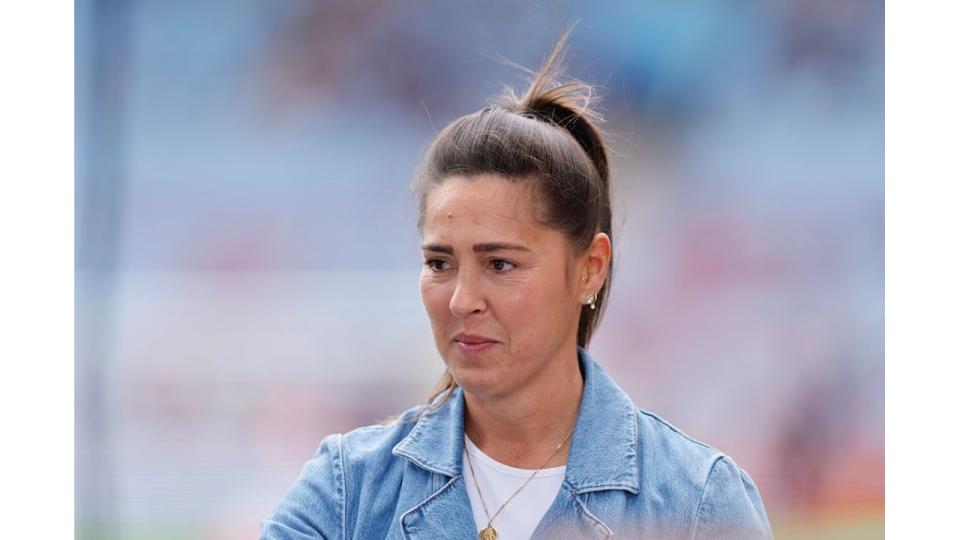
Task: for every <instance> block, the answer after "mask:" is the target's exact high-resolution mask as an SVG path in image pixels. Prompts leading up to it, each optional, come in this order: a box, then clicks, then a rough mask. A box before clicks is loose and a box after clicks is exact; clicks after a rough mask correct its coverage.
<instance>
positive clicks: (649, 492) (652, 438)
mask: <svg viewBox="0 0 960 540" xmlns="http://www.w3.org/2000/svg"><path fill="white" fill-rule="evenodd" d="M568 34H569V30H568V31H567V33H565V34H564V36H563V37H561V39H560V40H559V41H558V43H557V44H556V46H555V47H554V50H553V52H552V53H551V55H550V57H549V58H548V60H547V62H546V63H545V65H544V66H543V67H542V68H541V70H540V71H539V72H538V73H536V74H535V78H534V81H533V83H532V84H531V86H530V88H529V89H528V90H527V92H526V93H525V95H523V96H522V97H517V96H516V95H515V94H514V93H513V92H512V91H508V92H507V93H506V94H505V95H504V96H503V97H502V98H501V100H500V102H499V103H498V104H497V105H496V106H492V107H487V108H485V109H483V110H481V111H479V112H476V113H473V114H470V115H467V116H464V117H462V118H460V119H458V120H456V121H454V122H453V123H452V124H451V125H449V126H448V127H447V128H445V129H444V130H443V131H442V132H441V133H440V134H439V135H438V137H437V139H436V140H435V141H434V142H433V144H432V145H431V146H430V148H429V150H428V151H427V155H426V157H425V159H424V162H423V165H422V167H421V169H420V171H419V173H418V175H417V176H418V178H417V184H416V187H417V192H418V194H419V200H420V221H419V228H420V233H421V238H422V240H423V256H424V260H425V264H424V268H423V271H422V274H421V278H420V292H421V295H422V298H423V303H424V306H425V307H426V310H427V313H428V315H429V317H430V322H431V326H432V329H433V336H434V340H435V342H436V346H437V349H438V350H439V352H440V355H441V356H442V357H443V359H444V361H445V363H446V365H447V370H446V373H445V376H444V380H443V382H442V384H441V387H440V390H439V391H438V392H437V393H435V394H434V396H432V398H431V399H430V400H429V403H428V404H427V405H424V406H420V407H416V408H414V409H411V410H409V411H407V412H406V413H404V414H402V415H401V416H400V417H399V418H398V419H396V420H395V421H393V422H392V423H391V424H389V425H386V426H370V427H365V428H360V429H357V430H354V431H352V432H350V433H347V434H345V435H332V436H329V437H327V438H326V439H324V441H323V442H322V444H321V445H320V448H319V450H318V451H317V453H316V454H315V455H314V457H313V458H312V459H311V460H310V461H309V462H307V464H306V466H305V468H304V470H303V472H302V473H301V475H300V477H299V478H298V479H297V481H296V482H295V483H294V485H293V486H292V487H291V488H290V490H289V492H288V493H287V495H286V496H285V498H284V499H283V500H282V501H281V503H280V505H279V506H278V507H277V508H276V510H275V511H274V512H273V514H271V515H270V516H269V517H268V518H267V519H265V520H264V522H263V528H262V536H261V538H265V539H305V538H331V539H332V538H364V539H366V538H411V539H412V538H431V539H433V538H461V539H466V538H481V539H492V538H498V537H499V538H502V539H507V540H511V539H520V538H531V537H533V538H608V537H610V536H613V535H617V536H620V537H626V538H753V537H759V538H766V537H769V536H770V535H771V533H770V527H769V524H768V522H767V517H766V513H765V510H764V507H763V503H762V502H761V499H760V496H759V493H758V491H757V488H756V487H755V485H754V483H753V481H752V480H751V479H750V477H749V476H748V475H747V474H746V473H745V472H744V471H743V470H741V469H740V468H738V467H737V465H736V464H734V462H733V461H732V460H731V459H730V458H729V457H727V456H725V455H724V454H722V453H720V452H718V451H717V450H714V449H713V448H710V447H709V446H706V445H704V444H702V443H699V442H697V441H695V440H693V439H691V438H689V437H687V436H686V435H684V434H682V433H681V432H680V431H678V430H677V429H676V428H674V427H672V426H670V425H669V424H668V423H666V422H665V421H663V420H661V419H660V418H658V417H656V416H654V415H652V414H650V413H647V412H645V411H643V410H640V409H638V408H637V407H636V406H635V405H634V404H633V403H632V402H631V401H630V398H629V397H628V396H627V395H626V394H625V393H624V392H623V391H622V390H621V389H620V388H619V387H618V386H617V385H616V384H615V383H614V382H613V381H612V380H611V379H610V377H609V375H607V373H606V372H605V371H604V370H603V369H602V368H601V367H600V366H599V365H598V363H597V362H596V361H595V360H594V359H593V358H592V357H591V356H590V355H589V354H588V353H587V351H586V347H587V345H588V343H589V341H590V337H591V335H592V334H593V332H594V329H595V328H596V326H597V324H598V322H599V320H600V316H601V314H602V312H603V308H604V305H605V301H606V298H607V295H608V294H609V290H610V280H611V268H612V264H611V263H612V259H613V249H612V231H611V222H612V220H611V210H610V208H611V207H610V190H609V168H608V164H607V159H606V150H605V148H604V143H603V140H602V138H601V136H600V132H599V131H598V129H597V128H596V127H595V122H596V115H595V114H594V113H593V112H592V111H591V110H590V109H589V104H590V103H589V97H590V87H589V86H587V85H585V84H582V83H566V84H562V85H555V84H554V81H555V78H556V75H557V73H558V71H559V69H560V65H561V51H562V50H563V46H564V42H565V40H566V37H567V35H568Z"/></svg>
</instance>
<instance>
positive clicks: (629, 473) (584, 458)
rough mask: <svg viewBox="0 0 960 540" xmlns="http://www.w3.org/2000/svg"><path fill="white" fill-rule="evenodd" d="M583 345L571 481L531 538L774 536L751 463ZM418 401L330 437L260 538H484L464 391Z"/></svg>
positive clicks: (568, 476)
mask: <svg viewBox="0 0 960 540" xmlns="http://www.w3.org/2000/svg"><path fill="white" fill-rule="evenodd" d="M578 353H579V360H580V368H581V371H582V373H583V376H584V386H583V395H582V397H581V401H580V409H579V412H578V416H577V425H576V428H575V430H574V434H573V439H572V442H571V445H570V452H569V456H568V458H567V470H566V478H565V479H564V481H563V484H562V485H561V486H560V491H559V493H558V494H557V497H556V499H555V500H554V501H553V505H552V506H550V508H549V509H548V510H547V513H546V514H545V515H544V516H543V519H542V520H541V521H540V524H539V525H538V526H537V529H536V531H534V534H533V538H576V539H580V538H610V537H612V536H617V537H621V538H657V539H661V538H666V539H671V538H684V539H691V538H711V539H713V538H770V537H772V534H771V531H770V525H769V523H768V521H767V515H766V511H765V510H764V506H763V502H762V501H761V500H760V494H759V492H758V491H757V487H756V486H755V485H754V483H753V481H752V480H751V479H750V477H749V476H748V475H747V473H746V472H745V471H743V470H742V469H740V468H739V467H737V465H736V464H735V463H734V462H733V460H732V459H730V458H729V457H728V456H726V455H724V454H723V453H721V452H719V451H717V450H715V449H713V448H711V447H709V446H707V445H705V444H703V443H700V442H697V441H695V440H693V439H691V438H690V437H688V436H686V435H684V434H683V433H681V432H680V431H679V430H677V429H676V428H675V427H673V426H671V425H670V424H668V423H667V422H666V421H664V420H662V419H660V418H659V417H657V416H655V415H653V414H651V413H649V412H646V411H643V410H641V409H638V408H636V407H635V406H634V404H633V403H632V402H631V401H630V398H629V397H628V396H627V395H626V393H624V392H623V390H621V389H620V388H619V387H618V386H617V385H616V383H614V382H613V380H612V379H611V378H610V376H609V375H608V374H607V373H606V372H605V371H604V370H603V369H602V368H601V367H600V366H599V365H598V364H597V363H596V362H595V361H594V360H593V359H592V358H591V357H590V355H588V354H587V352H586V351H585V350H584V349H583V348H578ZM421 407H422V406H421ZM421 407H417V408H414V409H411V410H409V411H407V412H405V413H404V414H403V415H401V416H400V417H399V419H398V420H397V421H395V422H394V423H392V424H390V425H387V426H370V427H364V428H360V429H356V430H353V431H351V432H349V433H347V434H345V435H331V436H329V437H327V438H325V439H324V440H323V442H322V443H321V444H320V448H319V449H318V450H317V452H316V454H315V455H314V456H313V458H312V459H311V460H310V461H308V462H307V464H306V465H305V467H304V468H303V471H302V472H301V474H300V476H299V478H297V480H296V481H295V482H294V484H293V486H292V487H291V488H290V490H289V491H288V492H287V494H286V496H285V497H284V498H283V500H282V501H281V502H280V504H279V506H277V508H276V509H275V510H274V511H273V513H272V514H271V515H270V516H269V517H267V518H266V519H264V520H263V522H262V529H261V530H262V532H261V536H260V538H261V539H275V540H280V539H283V540H295V539H296V540H300V539H306V538H326V539H331V540H332V539H347V538H355V539H373V538H376V539H379V538H391V539H393V538H396V539H400V538H403V539H437V538H457V539H471V538H477V529H476V525H475V524H474V520H473V514H472V513H471V508H470V501H469V499H468V497H467V491H466V489H465V487H464V479H463V476H462V463H461V460H462V455H463V414H464V401H463V394H462V390H460V389H459V388H457V389H456V390H455V391H454V394H453V395H452V396H451V397H450V399H449V400H448V401H447V402H446V403H444V404H443V405H442V406H440V407H438V408H437V409H436V410H435V411H434V412H431V413H429V414H426V415H423V416H421V417H420V418H419V419H418V418H417V413H418V412H420V410H421Z"/></svg>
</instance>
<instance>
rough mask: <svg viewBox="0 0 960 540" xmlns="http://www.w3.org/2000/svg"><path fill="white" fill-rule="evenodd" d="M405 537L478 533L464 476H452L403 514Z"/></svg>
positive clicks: (458, 536)
mask: <svg viewBox="0 0 960 540" xmlns="http://www.w3.org/2000/svg"><path fill="white" fill-rule="evenodd" d="M400 525H401V526H402V527H403V536H404V538H409V539H410V540H418V539H424V540H426V539H431V540H432V539H436V538H456V539H470V538H476V537H477V526H476V525H475V524H474V521H473V511H472V510H471V509H470V500H469V499H468V498H467V491H466V488H465V487H464V482H463V477H462V476H455V477H453V478H451V479H449V480H448V481H447V482H446V483H445V484H444V485H443V486H442V487H441V488H440V489H439V490H438V491H437V492H436V493H434V494H432V495H430V496H429V497H428V498H427V499H426V500H424V501H423V502H422V503H420V504H418V505H417V506H415V507H413V508H411V509H410V510H407V511H406V512H405V513H404V514H403V515H402V516H401V517H400Z"/></svg>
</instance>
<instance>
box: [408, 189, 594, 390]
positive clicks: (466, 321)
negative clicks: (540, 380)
mask: <svg viewBox="0 0 960 540" xmlns="http://www.w3.org/2000/svg"><path fill="white" fill-rule="evenodd" d="M528 189H529V188H528V187H527V186H526V185H525V184H523V183H514V182H510V181H508V180H505V179H503V178H501V177H498V176H478V177H474V178H471V179H464V178H462V177H451V178H448V179H447V180H446V181H445V182H443V183H442V184H440V185H438V186H435V187H434V188H433V189H432V191H431V192H430V194H429V196H428V197H427V200H426V202H425V206H424V216H423V228H422V240H423V258H424V267H423V270H422V273H421V275H420V293H421V295H422V298H423V304H424V306H425V307H426V309H427V314H428V315H429V316H430V324H431V326H432V328H433V337H434V340H435V341H436V344H437V349H438V350H439V351H440V355H441V356H442V357H443V359H444V361H445V362H446V364H447V366H448V368H449V369H450V371H451V372H452V373H453V376H454V378H455V379H456V380H457V382H458V383H459V384H460V385H461V386H462V387H463V388H464V390H465V391H467V392H471V393H475V394H478V395H485V396H491V397H493V396H501V395H506V394H509V393H510V392H511V391H512V390H514V389H516V388H518V387H520V386H522V385H524V384H525V383H526V382H529V381H531V380H532V379H534V378H535V377H544V376H547V377H549V376H550V372H549V371H548V370H546V369H545V368H548V367H549V364H550V362H551V360H553V359H554V358H557V357H558V356H559V353H560V351H567V350H572V349H574V348H575V346H576V332H577V323H578V317H579V314H580V306H581V300H582V296H583V295H582V294H581V293H582V291H581V290H580V289H581V288H582V283H583V281H582V280H581V277H580V275H579V272H571V274H570V275H569V276H568V275H567V273H566V265H567V259H568V253H569V251H568V250H569V247H568V244H567V241H566V239H565V238H564V236H563V234H562V233H560V232H559V231H556V230H553V229H549V228H546V227H543V226H541V225H539V224H538V223H537V222H536V221H535V219H534V214H533V208H532V206H531V203H530V200H529V198H528ZM568 280H569V281H568Z"/></svg>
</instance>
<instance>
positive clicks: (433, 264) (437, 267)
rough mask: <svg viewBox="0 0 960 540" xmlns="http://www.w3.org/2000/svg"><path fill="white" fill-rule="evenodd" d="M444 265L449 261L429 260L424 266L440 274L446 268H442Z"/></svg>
mask: <svg viewBox="0 0 960 540" xmlns="http://www.w3.org/2000/svg"><path fill="white" fill-rule="evenodd" d="M444 264H447V261H445V260H443V259H427V260H426V261H425V262H424V263H423V265H424V266H426V267H427V268H429V269H430V270H432V271H434V272H436V273H440V272H443V271H444V270H445V268H444V267H443V266H442V265H444Z"/></svg>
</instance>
